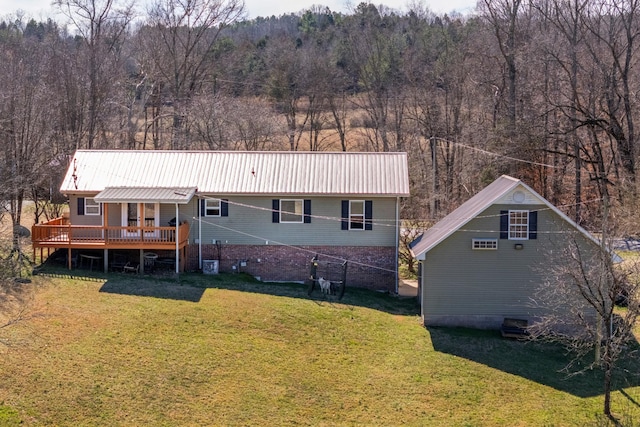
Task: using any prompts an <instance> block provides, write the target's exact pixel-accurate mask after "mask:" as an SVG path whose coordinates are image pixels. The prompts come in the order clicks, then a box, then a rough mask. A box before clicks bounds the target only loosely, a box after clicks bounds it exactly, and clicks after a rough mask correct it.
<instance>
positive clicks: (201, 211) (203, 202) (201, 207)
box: [200, 199, 207, 216]
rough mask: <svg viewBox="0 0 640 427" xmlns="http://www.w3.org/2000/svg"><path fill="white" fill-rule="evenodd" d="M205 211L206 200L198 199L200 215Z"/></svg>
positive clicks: (204, 213) (203, 214)
mask: <svg viewBox="0 0 640 427" xmlns="http://www.w3.org/2000/svg"><path fill="white" fill-rule="evenodd" d="M206 213H207V207H206V200H205V199H202V200H200V216H205V215H206Z"/></svg>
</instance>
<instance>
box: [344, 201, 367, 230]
mask: <svg viewBox="0 0 640 427" xmlns="http://www.w3.org/2000/svg"><path fill="white" fill-rule="evenodd" d="M341 228H342V229H343V230H373V201H372V200H343V201H342V225H341Z"/></svg>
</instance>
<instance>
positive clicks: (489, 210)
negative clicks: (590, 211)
mask: <svg viewBox="0 0 640 427" xmlns="http://www.w3.org/2000/svg"><path fill="white" fill-rule="evenodd" d="M569 239H575V240H576V241H577V243H578V244H579V245H580V246H584V247H587V248H593V249H594V250H598V245H599V241H598V240H597V239H595V238H594V237H593V236H592V235H591V234H589V233H588V232H587V231H586V230H584V229H583V228H582V227H580V226H579V225H578V224H576V223H575V222H574V221H572V220H571V219H570V218H569V217H567V216H566V215H565V214H564V213H562V212H561V211H560V210H559V209H558V208H556V207H555V206H553V205H552V204H551V203H549V202H548V201H547V200H545V199H544V198H543V197H542V196H540V195H539V194H538V193H536V192H535V191H534V190H533V189H531V188H530V187H529V186H528V185H526V184H525V183H523V182H522V181H520V180H518V179H515V178H512V177H510V176H506V175H503V176H501V177H500V178H498V179H497V180H496V181H494V182H493V183H492V184H490V185H489V186H487V187H486V188H485V189H484V190H482V191H480V192H479V193H478V194H476V195H475V196H473V197H472V198H471V199H469V200H468V201H467V202H465V203H464V204H462V205H461V206H460V207H459V208H457V209H456V210H454V211H453V212H451V213H450V214H449V215H447V216H446V217H445V218H443V219H442V220H441V221H439V222H438V223H437V224H435V225H434V226H433V227H431V228H430V229H429V230H427V231H426V232H424V233H423V234H422V235H421V236H419V237H418V238H417V239H416V240H415V241H414V242H412V243H411V251H412V254H413V256H414V257H415V258H416V259H417V260H418V261H419V263H420V270H421V277H420V280H419V293H418V295H419V299H420V304H421V312H422V319H423V321H424V324H425V325H434V326H435V325H441V326H464V327H479V328H499V327H500V326H501V325H502V323H503V321H504V319H505V318H516V319H524V320H528V321H532V320H534V319H535V318H536V317H538V315H539V314H540V310H541V309H540V308H536V307H534V305H533V304H532V298H533V297H534V294H535V292H536V291H537V289H538V288H539V285H540V283H541V282H542V280H543V270H544V268H545V267H547V268H551V265H550V263H553V262H554V258H553V256H552V253H553V251H554V250H558V249H559V248H560V247H561V246H562V245H564V244H566V242H567V241H568V240H569Z"/></svg>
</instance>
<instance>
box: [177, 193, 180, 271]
mask: <svg viewBox="0 0 640 427" xmlns="http://www.w3.org/2000/svg"><path fill="white" fill-rule="evenodd" d="M179 240H180V211H179V210H178V204H177V203H176V274H179V273H180V243H179Z"/></svg>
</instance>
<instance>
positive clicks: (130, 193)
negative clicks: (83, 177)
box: [93, 187, 198, 204]
mask: <svg viewBox="0 0 640 427" xmlns="http://www.w3.org/2000/svg"><path fill="white" fill-rule="evenodd" d="M197 190H198V189H197V188H196V187H186V188H178V187H173V188H156V187H107V188H105V189H104V190H103V191H101V192H99V193H98V195H97V196H95V197H94V198H93V199H94V200H95V201H96V202H98V203H128V202H139V203H178V204H185V203H189V201H190V200H191V198H192V197H193V195H194V194H195V193H196V191H197Z"/></svg>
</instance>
